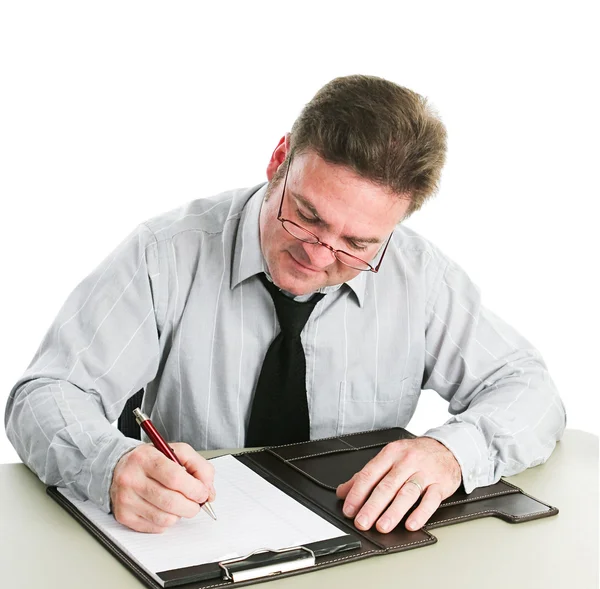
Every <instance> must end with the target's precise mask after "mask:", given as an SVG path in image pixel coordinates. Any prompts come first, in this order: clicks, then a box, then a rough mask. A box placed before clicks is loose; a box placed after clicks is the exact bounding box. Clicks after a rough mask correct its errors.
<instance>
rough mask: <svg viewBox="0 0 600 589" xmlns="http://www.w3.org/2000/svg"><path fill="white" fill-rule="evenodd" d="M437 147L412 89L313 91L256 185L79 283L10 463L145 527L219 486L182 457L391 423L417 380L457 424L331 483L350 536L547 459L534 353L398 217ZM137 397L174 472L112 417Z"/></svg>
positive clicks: (156, 527) (441, 133) (539, 363)
mask: <svg viewBox="0 0 600 589" xmlns="http://www.w3.org/2000/svg"><path fill="white" fill-rule="evenodd" d="M445 149H446V134H445V129H444V127H443V125H442V123H441V122H440V121H439V120H438V118H437V117H436V116H435V115H434V114H433V113H432V111H431V110H430V109H429V107H428V105H427V103H426V101H425V100H424V99H423V98H421V97H420V96H419V95H417V94H415V93H413V92H411V91H409V90H407V89H405V88H401V87H399V86H396V85H395V84H392V83H391V82H388V81H385V80H382V79H379V78H374V77H368V76H350V77H346V78H338V79H335V80H333V81H332V82H330V83H329V84H327V85H326V86H325V87H324V88H322V89H321V90H320V91H319V92H318V93H317V95H316V96H315V97H314V98H313V100H312V101H311V102H310V103H309V104H308V105H307V106H306V107H305V108H304V110H303V112H302V113H301V115H300V117H299V118H298V120H297V121H296V122H295V123H294V126H293V128H292V131H291V133H290V134H289V135H286V136H285V137H283V138H282V139H281V141H280V142H279V144H278V145H277V147H276V149H275V151H274V152H273V154H272V156H271V160H270V162H269V164H268V167H267V178H268V180H269V183H268V184H267V185H264V186H259V187H255V188H253V189H249V190H237V191H231V192H226V193H223V194H221V195H219V196H216V197H214V198H210V199H202V200H198V201H195V202H193V203H191V204H189V205H188V206H186V207H183V208H181V209H177V210H175V211H172V212H170V213H167V214H165V215H163V216H161V217H158V218H156V219H153V220H151V221H149V222H147V223H145V224H142V225H141V226H140V227H139V228H138V230H137V231H135V232H134V233H133V234H132V235H131V236H130V237H129V238H128V239H127V240H126V241H125V242H124V243H123V244H121V246H120V247H119V248H118V249H117V250H116V251H115V252H114V253H113V255H111V256H110V257H109V258H107V259H106V260H105V261H104V262H103V263H102V264H101V265H100V266H99V267H98V268H97V269H96V271H95V272H93V273H92V274H91V275H90V276H89V277H88V278H87V279H86V280H84V281H83V282H82V283H81V284H80V285H79V286H78V287H77V288H76V290H75V291H74V292H73V294H72V295H71V297H70V298H69V299H68V300H67V302H66V304H65V306H64V307H63V309H62V310H61V311H60V313H59V315H58V317H57V319H56V321H55V322H54V324H53V326H52V327H51V329H50V331H49V332H48V335H47V336H46V338H45V340H44V342H43V343H42V345H41V347H40V349H39V351H38V353H37V354H36V357H35V358H34V360H33V362H32V364H31V365H30V367H29V369H28V370H27V372H26V373H25V375H24V376H23V377H22V379H20V381H19V382H18V383H17V384H16V385H15V387H14V389H13V391H12V393H11V395H10V398H9V401H8V406H7V410H6V430H7V435H8V437H9V438H10V440H11V441H12V443H13V444H14V446H15V447H16V449H17V451H18V452H19V455H20V456H21V458H22V459H23V461H24V462H25V464H27V465H28V466H29V467H30V468H31V469H32V470H33V471H34V472H36V473H37V474H38V476H39V477H40V478H41V479H42V480H43V481H44V482H46V483H47V484H52V485H63V486H68V487H69V488H70V489H71V490H72V491H73V492H75V493H76V494H77V495H78V496H81V497H86V498H89V499H90V500H92V501H93V502H95V503H96V504H97V505H99V506H100V507H101V508H102V509H104V510H105V511H109V510H112V512H113V513H114V515H115V517H116V518H117V520H118V521H120V522H122V523H124V524H125V525H127V526H129V527H131V528H133V529H136V530H139V531H144V532H160V531H162V530H164V529H165V528H166V527H168V526H170V525H172V524H174V523H175V522H176V521H177V520H178V518H179V517H193V516H194V515H195V514H196V513H197V512H198V503H199V502H203V501H206V500H212V499H213V498H214V496H215V490H214V487H213V484H212V483H213V473H212V468H211V466H210V464H209V463H208V462H207V461H205V460H203V459H202V458H200V457H199V456H198V455H197V454H196V453H195V452H194V450H193V449H192V448H194V449H207V448H219V447H220V448H231V447H240V446H244V445H247V446H251V445H265V444H277V443H290V442H296V441H302V440H307V439H309V438H312V439H314V438H320V437H327V436H335V435H342V434H346V433H350V432H356V431H362V430H369V429H374V428H383V427H390V426H406V425H407V424H408V422H409V421H410V418H411V416H412V414H413V412H414V410H415V407H416V404H417V401H418V398H419V394H420V391H421V389H422V388H431V389H435V390H436V391H437V392H438V393H439V394H440V395H441V396H442V397H443V398H445V399H446V400H447V401H448V402H449V411H450V413H451V414H452V417H451V419H450V420H449V421H448V422H447V423H446V424H444V425H440V427H437V428H434V429H432V430H430V431H428V432H427V433H426V434H425V435H424V436H423V437H419V438H416V439H414V440H402V441H397V442H394V443H392V444H389V445H388V446H386V447H385V448H384V449H383V450H382V451H381V452H380V453H379V454H378V455H377V456H376V457H375V458H374V459H373V460H372V461H371V462H370V463H369V464H367V465H366V466H365V468H364V469H363V470H361V471H360V472H359V473H357V474H356V475H355V476H354V477H353V478H352V479H351V480H350V481H348V482H346V483H344V484H343V485H340V487H339V488H338V490H337V493H338V496H339V497H340V498H342V499H344V504H343V509H344V513H345V514H346V515H347V516H348V517H351V518H354V522H355V525H356V526H357V527H358V528H360V529H368V528H370V527H372V526H376V527H377V529H378V530H379V531H381V532H387V531H389V530H391V529H393V528H394V527H395V526H396V525H397V524H398V522H399V521H400V520H401V519H402V517H403V516H404V515H405V514H406V513H407V512H408V511H409V509H410V508H411V507H412V506H413V505H414V504H415V503H416V502H417V501H418V500H419V498H420V497H422V498H421V501H420V504H419V506H418V507H417V509H415V510H414V511H413V513H412V514H411V515H410V516H409V517H408V518H407V521H406V524H405V525H406V527H407V528H408V529H418V528H420V527H422V526H423V525H424V524H425V523H426V521H427V520H428V518H429V517H430V516H431V514H432V513H433V512H434V511H435V509H436V508H437V507H438V506H439V504H440V502H441V501H442V500H443V499H445V498H446V497H448V496H450V495H451V494H452V493H453V492H454V491H455V490H456V489H457V488H458V486H459V485H460V484H461V483H462V484H463V485H464V488H465V490H466V492H468V493H469V492H471V491H472V490H473V489H474V488H476V487H478V486H484V485H489V484H492V483H494V482H495V481H497V480H498V479H499V477H500V476H502V475H510V474H514V473H516V472H519V471H521V470H523V469H525V468H527V467H530V466H534V465H536V464H539V463H541V462H543V461H545V460H546V459H547V458H548V456H549V455H550V453H551V452H552V450H553V448H554V446H555V443H556V441H557V440H558V439H559V438H560V436H561V435H562V432H563V430H564V427H565V412H564V408H563V405H562V403H561V401H560V399H559V397H558V394H557V392H556V390H555V387H554V385H553V383H552V381H551V380H550V378H549V376H548V373H547V371H546V367H545V365H544V363H543V360H542V359H541V357H540V355H539V354H538V353H537V352H536V351H535V350H534V349H533V348H532V346H531V345H530V344H529V343H528V342H527V341H526V340H524V339H523V338H522V337H521V336H519V335H518V334H517V333H516V332H515V331H514V330H513V329H511V328H510V327H509V326H508V325H506V324H505V323H503V322H502V321H501V320H500V319H498V318H497V317H496V316H494V315H493V314H492V313H490V312H489V311H487V310H486V309H484V308H483V307H482V306H481V304H480V298H479V293H478V290H477V289H476V287H475V286H474V285H473V284H472V282H471V281H470V280H469V278H468V277H467V276H466V275H465V273H464V272H463V271H462V270H461V269H460V268H459V267H458V266H457V265H456V264H455V263H454V262H452V261H451V260H449V259H448V258H447V257H445V256H444V255H443V254H442V253H441V252H440V251H439V250H438V249H437V248H436V247H434V246H433V245H432V244H431V243H429V242H428V241H426V240H425V239H423V238H422V237H420V236H419V235H417V234H416V233H415V232H413V231H411V230H409V229H407V228H404V227H402V226H401V225H399V223H400V222H401V221H402V220H403V219H405V218H406V217H407V216H409V215H410V214H412V213H413V212H414V211H416V210H418V209H419V208H420V207H421V206H422V204H423V202H424V201H425V200H426V199H427V198H428V197H429V196H430V195H431V194H432V193H433V192H434V191H435V189H436V187H437V183H438V180H439V177H440V172H441V169H442V166H443V163H444V159H445ZM300 315H302V319H301V320H300V319H298V317H299V316H300ZM141 388H145V395H144V401H143V407H144V409H145V410H146V412H147V413H149V414H150V415H151V417H152V419H153V421H154V423H155V425H156V426H157V427H158V429H159V430H160V431H161V433H162V434H163V435H164V436H165V438H167V439H168V440H172V441H177V442H179V443H174V444H173V447H174V448H175V450H176V453H177V454H178V456H179V458H180V460H181V461H182V462H183V463H184V465H185V466H186V469H187V471H185V470H183V469H181V468H179V467H178V466H177V465H176V464H175V463H173V462H171V461H169V460H168V459H167V458H165V457H164V456H163V455H162V454H160V453H159V452H158V451H157V450H156V449H154V448H153V447H152V446H150V445H147V444H142V443H141V442H139V441H135V440H131V439H127V438H125V437H124V436H122V435H121V434H120V433H119V432H118V431H117V430H116V429H115V428H114V427H113V426H112V425H111V422H114V421H115V420H116V419H117V418H118V416H119V415H120V413H121V412H122V410H123V407H124V405H125V402H126V400H127V399H128V398H129V397H131V396H132V395H133V394H134V393H135V392H136V391H138V390H139V389H141Z"/></svg>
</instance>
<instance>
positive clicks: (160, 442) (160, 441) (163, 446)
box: [133, 407, 217, 520]
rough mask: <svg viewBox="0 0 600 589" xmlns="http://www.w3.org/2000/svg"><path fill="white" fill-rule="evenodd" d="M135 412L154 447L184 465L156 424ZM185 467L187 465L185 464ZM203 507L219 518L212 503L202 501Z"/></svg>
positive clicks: (139, 411) (144, 415) (135, 410)
mask: <svg viewBox="0 0 600 589" xmlns="http://www.w3.org/2000/svg"><path fill="white" fill-rule="evenodd" d="M133 414H134V415H135V420H136V421H137V423H138V425H139V426H140V427H141V428H142V429H143V430H144V431H145V432H146V435H147V436H148V437H149V438H150V441H151V442H152V443H153V444H154V447H155V448H156V449H157V450H160V451H161V452H162V453H163V454H164V455H165V456H166V457H167V458H170V459H171V460H172V461H173V462H176V463H177V464H179V465H180V466H183V464H181V462H179V459H178V458H177V455H176V454H175V452H174V451H173V448H171V447H170V446H169V444H167V442H165V440H164V438H163V437H162V436H161V435H160V434H159V433H158V430H157V429H156V428H155V427H154V424H153V423H152V422H151V421H150V418H149V417H148V416H147V415H146V414H145V413H142V411H141V410H140V409H139V407H138V408H137V409H134V410H133ZM183 468H185V466H183ZM201 507H202V509H204V511H206V513H208V515H210V517H212V518H213V519H214V520H216V519H217V516H216V515H215V512H214V510H213V508H212V507H211V506H210V503H202V505H201Z"/></svg>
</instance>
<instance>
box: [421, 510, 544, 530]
mask: <svg viewBox="0 0 600 589" xmlns="http://www.w3.org/2000/svg"><path fill="white" fill-rule="evenodd" d="M484 513H493V514H497V515H506V516H509V517H510V518H511V519H525V518H532V517H534V516H536V515H540V514H541V513H548V510H547V509H544V511H536V512H534V513H528V514H527V515H511V514H510V513H505V512H504V511H497V510H495V509H486V510H484V511H478V512H476V513H471V514H469V515H461V516H459V517H450V518H448V519H441V520H438V521H435V522H431V525H432V527H433V526H436V527H437V526H439V525H440V524H445V523H448V522H452V521H459V520H461V519H473V518H476V517H479V516H481V515H483V514H484Z"/></svg>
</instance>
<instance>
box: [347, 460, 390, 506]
mask: <svg viewBox="0 0 600 589" xmlns="http://www.w3.org/2000/svg"><path fill="white" fill-rule="evenodd" d="M392 465H393V460H392V455H391V453H388V452H385V449H384V450H383V451H381V452H380V453H379V454H377V456H375V458H373V459H372V460H370V461H369V462H367V464H366V465H365V466H364V467H363V469H362V470H361V471H359V472H358V473H356V474H355V475H354V477H353V478H354V483H353V484H352V487H351V489H350V490H349V492H348V494H347V496H346V500H345V501H344V506H343V511H344V515H346V517H354V516H355V515H356V513H357V512H358V510H359V509H360V508H361V507H362V505H363V504H364V502H365V501H366V500H367V498H368V497H369V495H370V494H371V491H372V490H373V489H374V488H375V485H377V483H378V482H379V481H380V480H381V479H382V477H384V476H385V475H386V474H387V473H388V471H389V470H390V468H392Z"/></svg>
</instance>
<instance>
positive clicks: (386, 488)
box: [354, 466, 410, 530]
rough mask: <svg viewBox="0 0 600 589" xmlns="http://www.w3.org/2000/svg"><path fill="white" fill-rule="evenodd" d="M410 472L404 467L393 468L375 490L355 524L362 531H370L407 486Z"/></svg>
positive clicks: (359, 513)
mask: <svg viewBox="0 0 600 589" xmlns="http://www.w3.org/2000/svg"><path fill="white" fill-rule="evenodd" d="M409 474H410V471H407V470H406V469H405V468H402V466H396V467H393V468H392V469H391V470H390V471H389V472H388V473H387V474H386V475H385V476H384V477H383V478H382V479H381V480H380V481H379V483H378V484H377V486H376V487H375V488H374V489H373V492H372V493H371V496H370V497H369V498H368V500H367V501H366V502H365V504H364V505H363V506H362V508H361V510H360V511H359V512H358V515H357V516H356V519H355V520H354V523H355V525H356V527H357V528H359V529H361V530H368V529H370V528H371V526H372V525H373V524H374V523H375V521H376V520H377V518H378V517H379V516H380V515H381V514H382V513H383V512H384V511H385V509H386V508H387V507H388V505H390V503H391V502H392V501H393V500H394V498H395V497H396V495H397V493H398V491H399V489H401V488H402V486H403V485H404V484H405V482H406V479H407V478H408V476H409Z"/></svg>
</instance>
